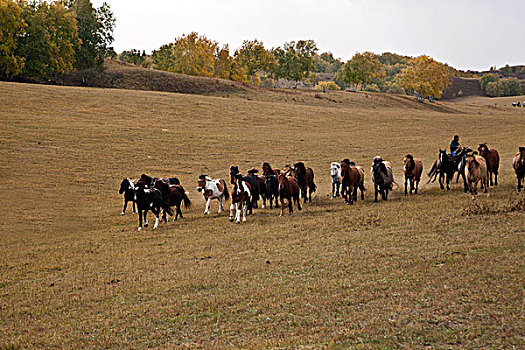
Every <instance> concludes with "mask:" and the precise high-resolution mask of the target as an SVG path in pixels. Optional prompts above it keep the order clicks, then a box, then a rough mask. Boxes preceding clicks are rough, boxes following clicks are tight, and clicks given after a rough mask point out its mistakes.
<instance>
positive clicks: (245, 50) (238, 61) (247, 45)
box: [234, 39, 273, 85]
mask: <svg viewBox="0 0 525 350" xmlns="http://www.w3.org/2000/svg"><path fill="white" fill-rule="evenodd" d="M234 59H235V67H236V69H237V71H244V74H245V75H246V77H248V78H250V81H251V84H252V85H254V78H255V75H256V74H257V72H258V71H260V70H262V71H266V70H268V69H269V68H270V66H271V64H272V61H273V56H272V55H271V54H270V53H269V52H268V51H267V50H266V49H265V48H264V45H263V43H262V42H260V41H258V40H257V39H255V40H245V41H244V42H243V43H242V47H241V48H240V49H238V50H237V51H235V54H234Z"/></svg>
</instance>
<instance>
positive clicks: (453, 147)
mask: <svg viewBox="0 0 525 350" xmlns="http://www.w3.org/2000/svg"><path fill="white" fill-rule="evenodd" d="M460 152H461V146H460V144H459V136H458V135H454V139H452V141H450V154H452V156H453V157H454V159H455V158H456V155H458V154H459V153H460Z"/></svg>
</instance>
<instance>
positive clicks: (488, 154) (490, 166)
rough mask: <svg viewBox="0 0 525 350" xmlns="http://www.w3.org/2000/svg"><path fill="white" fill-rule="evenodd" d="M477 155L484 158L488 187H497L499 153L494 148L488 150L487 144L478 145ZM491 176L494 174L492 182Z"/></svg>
mask: <svg viewBox="0 0 525 350" xmlns="http://www.w3.org/2000/svg"><path fill="white" fill-rule="evenodd" d="M478 151H479V155H480V156H482V157H483V158H485V161H486V163H487V175H488V176H489V180H490V185H491V186H498V170H499V153H498V151H497V150H495V149H494V148H491V149H489V148H488V147H487V143H486V142H485V143H480V144H479V147H478ZM492 174H494V182H492Z"/></svg>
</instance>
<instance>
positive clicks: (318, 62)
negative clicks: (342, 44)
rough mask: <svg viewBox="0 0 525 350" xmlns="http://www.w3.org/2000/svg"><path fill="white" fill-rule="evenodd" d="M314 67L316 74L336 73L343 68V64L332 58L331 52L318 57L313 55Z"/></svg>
mask: <svg viewBox="0 0 525 350" xmlns="http://www.w3.org/2000/svg"><path fill="white" fill-rule="evenodd" d="M314 65H315V71H316V72H319V73H336V72H337V71H338V70H339V69H340V68H341V67H342V66H343V62H341V60H340V59H338V58H334V55H333V54H332V53H331V52H323V53H322V54H320V55H314Z"/></svg>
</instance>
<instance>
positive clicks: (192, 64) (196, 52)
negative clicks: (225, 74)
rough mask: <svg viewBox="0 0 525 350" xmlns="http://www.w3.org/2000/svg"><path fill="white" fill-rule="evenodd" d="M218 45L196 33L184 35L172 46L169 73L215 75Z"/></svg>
mask: <svg viewBox="0 0 525 350" xmlns="http://www.w3.org/2000/svg"><path fill="white" fill-rule="evenodd" d="M217 46H218V44H217V43H216V42H215V41H212V40H210V39H208V38H206V37H205V36H199V34H197V33H196V32H192V33H190V34H188V35H183V36H182V37H180V38H177V39H176V40H175V43H173V45H172V46H171V57H170V58H171V61H172V62H171V63H172V64H171V65H170V67H169V68H168V71H170V72H174V73H182V74H189V75H198V76H203V77H212V76H213V75H214V74H215V52H216V50H217Z"/></svg>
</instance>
